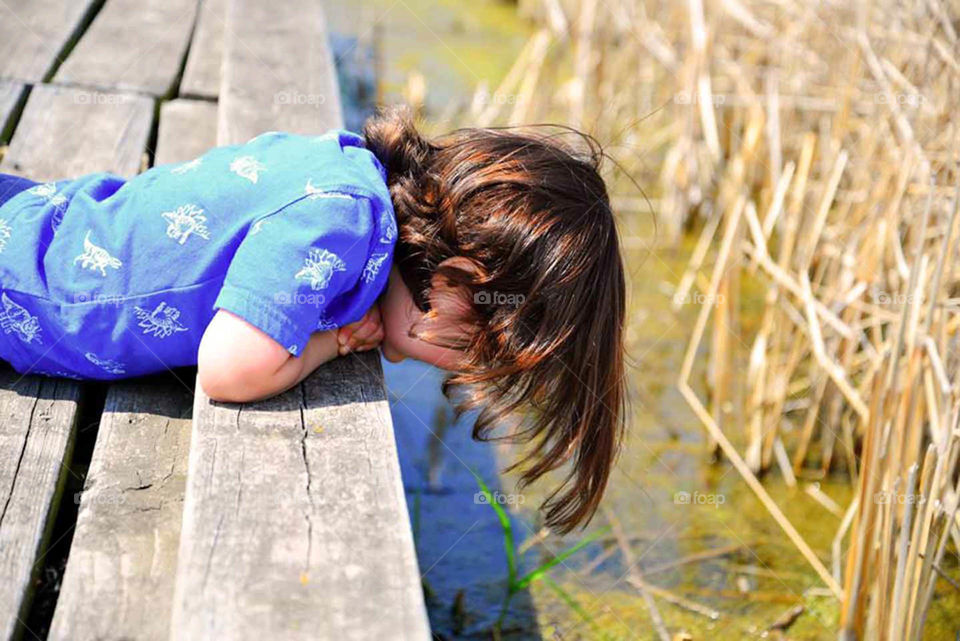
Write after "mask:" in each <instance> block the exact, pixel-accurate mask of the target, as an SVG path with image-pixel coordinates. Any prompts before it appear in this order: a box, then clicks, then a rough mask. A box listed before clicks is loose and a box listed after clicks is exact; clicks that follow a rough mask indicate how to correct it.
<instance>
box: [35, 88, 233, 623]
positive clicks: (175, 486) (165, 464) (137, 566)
mask: <svg viewBox="0 0 960 641" xmlns="http://www.w3.org/2000/svg"><path fill="white" fill-rule="evenodd" d="M159 131H160V133H159V138H158V144H157V154H156V162H157V164H163V163H168V162H181V161H185V160H190V159H191V158H193V157H195V156H197V155H199V154H200V153H202V152H203V151H205V150H206V149H207V148H209V147H210V146H212V145H213V143H214V137H215V135H216V134H215V132H216V105H213V104H211V103H208V102H197V101H192V100H174V101H172V102H168V103H165V104H164V105H163V107H162V108H161V111H160V128H159ZM177 376H179V374H178V375H171V376H167V377H162V378H161V377H155V378H152V379H149V380H148V381H142V382H140V381H133V382H123V383H117V384H115V385H113V386H111V387H110V389H109V391H108V393H107V399H106V403H105V405H104V410H103V416H102V419H101V421H100V429H99V433H98V435H97V443H96V447H95V448H94V451H93V459H92V461H91V464H90V470H89V473H88V475H87V478H86V483H85V487H84V492H83V495H82V500H81V503H80V511H79V515H78V518H77V525H76V532H75V534H74V538H73V543H72V546H71V548H70V557H69V561H68V563H67V569H66V573H65V575H64V579H63V586H62V588H61V590H60V598H59V600H58V601H57V609H56V612H55V613H54V619H53V624H52V627H51V631H50V636H49V638H50V639H63V640H64V641H68V640H69V641H73V640H79V641H83V640H90V641H93V640H95V639H105V638H123V639H129V640H134V639H136V640H137V641H163V640H165V639H166V638H167V637H168V635H169V627H170V612H171V606H172V602H173V584H174V580H175V578H176V566H177V550H178V548H179V545H180V518H181V515H182V513H183V495H184V489H185V486H186V473H187V458H188V455H189V447H190V429H191V428H190V425H191V423H190V412H191V408H192V405H193V395H192V392H191V390H190V389H189V388H188V387H186V386H185V385H184V384H183V383H182V382H180V381H179V380H178V378H177Z"/></svg>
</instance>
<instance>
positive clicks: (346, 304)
mask: <svg viewBox="0 0 960 641" xmlns="http://www.w3.org/2000/svg"><path fill="white" fill-rule="evenodd" d="M382 220H383V217H382V216H380V215H378V214H377V212H375V207H374V206H373V204H372V203H371V201H370V200H368V199H367V198H363V197H359V196H355V195H352V194H347V193H340V192H315V193H310V194H309V195H307V196H305V197H303V198H301V199H299V200H297V201H294V202H293V203H291V204H289V205H287V206H286V207H283V208H282V209H280V210H278V211H276V212H273V213H271V214H269V215H267V216H264V217H262V218H260V219H258V220H256V221H255V222H254V223H253V224H252V225H251V227H250V229H249V231H248V232H247V236H246V237H245V238H244V239H243V241H242V242H241V243H240V246H239V248H238V249H237V252H236V254H235V255H234V257H233V260H232V261H231V262H230V266H229V268H228V269H227V274H226V278H225V280H224V284H223V288H222V289H221V291H220V294H219V296H218V297H217V300H216V303H215V304H214V308H215V309H225V310H227V311H230V312H232V313H234V314H236V315H237V316H240V317H241V318H243V319H244V320H246V321H247V322H248V323H250V324H252V325H254V326H255V327H257V328H259V329H260V330H262V331H263V332H265V333H266V334H267V335H269V336H270V337H271V338H273V339H274V340H275V341H277V342H278V343H279V344H281V345H283V346H284V347H285V348H287V350H288V351H289V352H290V353H291V354H294V355H297V354H300V353H301V351H302V350H303V348H304V346H305V345H306V343H307V341H308V340H309V338H310V334H312V333H313V332H315V331H318V330H329V329H334V328H336V327H340V326H342V325H345V324H347V323H351V322H353V321H355V320H358V319H359V318H360V317H362V316H363V314H364V312H365V311H366V310H367V309H369V308H370V306H371V305H373V303H374V302H376V299H377V296H378V295H379V294H380V291H381V290H382V289H383V286H384V285H385V283H386V280H387V275H388V272H389V268H390V261H391V259H392V254H393V244H392V242H391V243H383V242H382V238H383V232H382V230H381V227H382V224H383V223H382ZM390 221H391V222H392V216H391V217H390Z"/></svg>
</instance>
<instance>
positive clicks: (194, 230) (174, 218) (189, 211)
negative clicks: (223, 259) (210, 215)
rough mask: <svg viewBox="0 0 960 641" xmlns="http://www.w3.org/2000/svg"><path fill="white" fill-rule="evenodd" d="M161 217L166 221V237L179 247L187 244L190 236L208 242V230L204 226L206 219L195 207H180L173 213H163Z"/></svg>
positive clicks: (201, 211)
mask: <svg viewBox="0 0 960 641" xmlns="http://www.w3.org/2000/svg"><path fill="white" fill-rule="evenodd" d="M161 216H163V218H164V220H166V221H167V236H168V237H169V238H172V239H174V240H175V241H177V242H178V243H180V244H181V245H182V244H184V243H185V242H187V238H189V237H190V234H195V235H196V236H199V237H200V238H203V239H204V240H210V230H209V229H207V225H206V223H207V217H206V216H204V215H203V210H202V209H200V208H199V207H197V206H196V205H189V204H188V205H181V206H180V207H177V208H176V209H175V210H174V211H165V212H163V213H162V214H161Z"/></svg>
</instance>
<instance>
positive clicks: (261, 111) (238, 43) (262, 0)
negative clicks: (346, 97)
mask: <svg viewBox="0 0 960 641" xmlns="http://www.w3.org/2000/svg"><path fill="white" fill-rule="evenodd" d="M322 5H323V3H322V2H321V0H301V1H299V2H276V1H272V0H233V1H232V2H231V3H230V5H229V8H228V10H227V26H226V34H227V37H226V39H225V41H224V60H223V84H222V85H221V88H220V122H219V130H218V136H217V138H218V140H219V141H220V142H221V143H222V144H225V143H227V141H230V142H245V141H247V140H249V139H250V138H252V137H254V136H256V135H257V134H260V133H263V132H264V131H271V130H282V131H289V132H293V133H305V134H309V133H320V132H322V131H324V130H325V129H328V128H330V127H331V126H333V125H331V123H338V124H337V126H340V123H342V122H343V114H342V111H341V108H340V90H339V89H338V87H337V77H336V72H335V69H334V66H333V57H332V55H331V54H330V47H329V44H328V42H327V35H326V19H325V18H324V14H323V6H322Z"/></svg>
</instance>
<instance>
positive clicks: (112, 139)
mask: <svg viewBox="0 0 960 641" xmlns="http://www.w3.org/2000/svg"><path fill="white" fill-rule="evenodd" d="M101 95H102V96H103V97H104V99H103V100H90V96H91V93H90V92H79V91H76V90H70V89H63V88H56V87H49V86H38V87H35V88H34V90H33V91H32V92H31V95H30V98H29V99H28V101H27V104H26V106H25V108H24V113H23V116H22V118H21V120H20V123H19V124H18V126H17V128H16V131H15V132H14V137H13V141H12V143H11V145H10V149H9V150H8V153H7V155H6V157H5V158H4V160H3V163H2V164H0V170H2V171H7V172H13V173H20V174H25V175H28V176H29V177H31V178H34V179H37V180H44V179H50V178H62V177H66V176H71V175H74V174H83V173H87V172H90V171H94V170H97V169H100V170H108V171H114V172H117V173H120V174H126V175H130V174H134V173H136V170H137V167H138V165H139V162H140V154H141V153H142V151H143V149H144V145H145V144H146V140H147V134H148V132H149V130H150V122H151V119H152V117H153V107H152V104H151V102H150V101H149V100H147V99H144V98H129V97H123V96H116V95H114V94H101ZM79 396H80V392H79V387H78V385H77V384H76V383H74V382H72V381H63V380H56V379H38V378H35V377H26V378H21V377H20V376H18V375H16V374H13V373H11V372H8V371H4V373H3V374H2V376H0V435H2V437H0V452H3V453H4V455H3V456H2V457H0V503H2V504H3V505H4V508H3V513H2V515H0V638H2V639H7V638H9V636H10V634H11V632H12V631H13V629H14V627H15V625H16V622H17V618H18V616H19V615H18V612H23V611H25V609H26V608H27V607H28V605H29V600H30V578H31V575H32V573H33V572H34V571H35V565H34V563H35V561H37V560H38V559H39V555H41V554H42V552H43V550H44V547H45V542H46V538H47V534H48V532H49V528H50V526H51V524H52V517H53V515H54V514H56V509H57V504H58V500H59V491H58V488H59V487H62V485H61V483H62V480H63V478H64V477H63V475H64V474H65V473H68V467H67V466H68V464H69V460H70V447H71V445H72V440H73V427H74V423H75V421H76V412H77V402H78V398H79ZM9 452H14V453H17V454H16V455H14V456H8V454H7V453H9Z"/></svg>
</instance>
